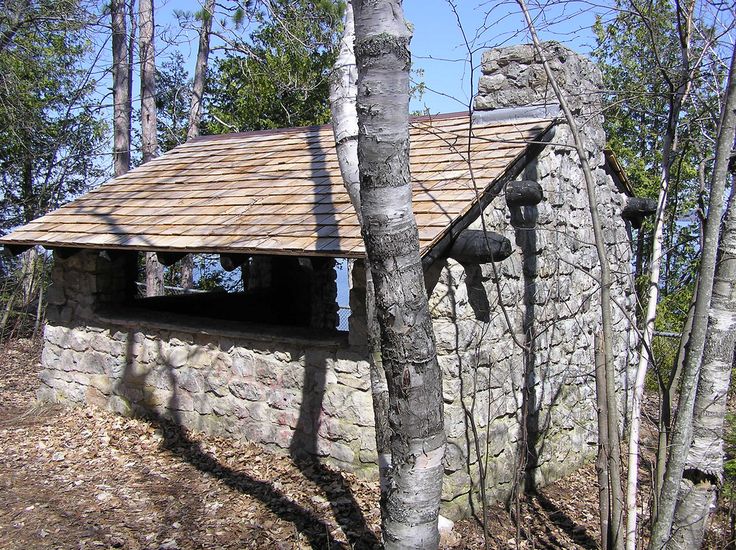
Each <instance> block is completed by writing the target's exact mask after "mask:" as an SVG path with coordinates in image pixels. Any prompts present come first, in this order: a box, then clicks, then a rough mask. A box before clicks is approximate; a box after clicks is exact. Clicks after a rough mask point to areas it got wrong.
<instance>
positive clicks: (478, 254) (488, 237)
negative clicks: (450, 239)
mask: <svg viewBox="0 0 736 550" xmlns="http://www.w3.org/2000/svg"><path fill="white" fill-rule="evenodd" d="M512 252H513V249H512V248H511V241H509V240H508V239H507V238H506V237H504V236H503V235H499V234H498V233H493V232H491V231H487V232H484V231H482V230H480V229H466V230H465V231H463V232H462V233H460V235H458V237H457V239H455V242H454V243H452V246H451V247H450V251H449V253H448V254H447V256H448V257H449V258H452V259H453V260H457V261H458V262H461V263H478V264H485V263H490V262H500V261H502V260H505V259H506V258H508V257H509V256H511V253H512Z"/></svg>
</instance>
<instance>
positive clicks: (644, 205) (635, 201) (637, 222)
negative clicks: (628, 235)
mask: <svg viewBox="0 0 736 550" xmlns="http://www.w3.org/2000/svg"><path fill="white" fill-rule="evenodd" d="M656 211H657V201H656V200H655V199H646V198H643V197H629V198H628V199H627V201H626V206H625V207H624V209H623V212H621V217H622V218H623V219H625V220H627V221H628V222H629V223H631V226H632V227H633V228H634V229H639V228H640V227H641V224H642V222H643V221H644V218H645V217H646V216H651V215H652V214H654V213H655V212H656Z"/></svg>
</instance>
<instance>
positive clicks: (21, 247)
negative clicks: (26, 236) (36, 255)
mask: <svg viewBox="0 0 736 550" xmlns="http://www.w3.org/2000/svg"><path fill="white" fill-rule="evenodd" d="M4 248H5V250H7V251H8V252H10V254H12V255H13V256H19V255H20V254H23V253H24V252H25V251H26V250H30V249H31V248H33V245H31V244H6V245H4Z"/></svg>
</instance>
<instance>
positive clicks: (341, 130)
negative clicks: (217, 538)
mask: <svg viewBox="0 0 736 550" xmlns="http://www.w3.org/2000/svg"><path fill="white" fill-rule="evenodd" d="M354 43H355V24H354V16H353V3H352V1H348V2H347V3H346V5H345V25H344V28H343V34H342V37H341V39H340V51H339V54H338V56H337V59H336V61H335V67H334V69H333V72H332V75H331V79H330V109H331V111H332V129H333V133H334V135H335V148H336V150H337V159H338V162H339V164H340V173H341V174H342V180H343V183H344V185H345V189H346V190H347V193H348V196H349V197H350V202H351V203H352V204H353V208H355V213H356V215H357V217H358V222H359V223H360V224H361V226H362V223H363V222H362V220H363V215H362V214H361V211H360V172H359V170H358V112H357V110H356V97H357V94H358V87H357V80H358V69H357V67H356V65H355V49H354ZM365 278H366V286H365V289H366V320H367V325H368V326H367V328H368V355H369V357H368V364H369V365H370V376H371V394H372V398H373V416H374V419H375V430H376V450H377V452H378V471H379V477H380V480H381V490H382V491H383V490H384V489H385V488H386V487H387V478H386V476H387V473H388V468H389V467H390V465H391V451H390V440H391V428H390V426H389V424H388V385H387V383H386V373H385V371H384V369H383V362H382V360H381V336H380V328H379V326H378V319H377V318H376V307H375V290H374V287H373V278H372V276H371V272H370V267H369V265H368V261H366V264H365Z"/></svg>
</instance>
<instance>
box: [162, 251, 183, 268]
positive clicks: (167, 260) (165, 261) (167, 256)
mask: <svg viewBox="0 0 736 550" xmlns="http://www.w3.org/2000/svg"><path fill="white" fill-rule="evenodd" d="M184 256H186V254H185V253H183V252H156V258H158V261H159V263H160V264H161V265H164V266H166V267H169V266H170V265H174V264H175V263H176V262H178V261H179V260H181V259H182V258H183V257H184Z"/></svg>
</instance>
